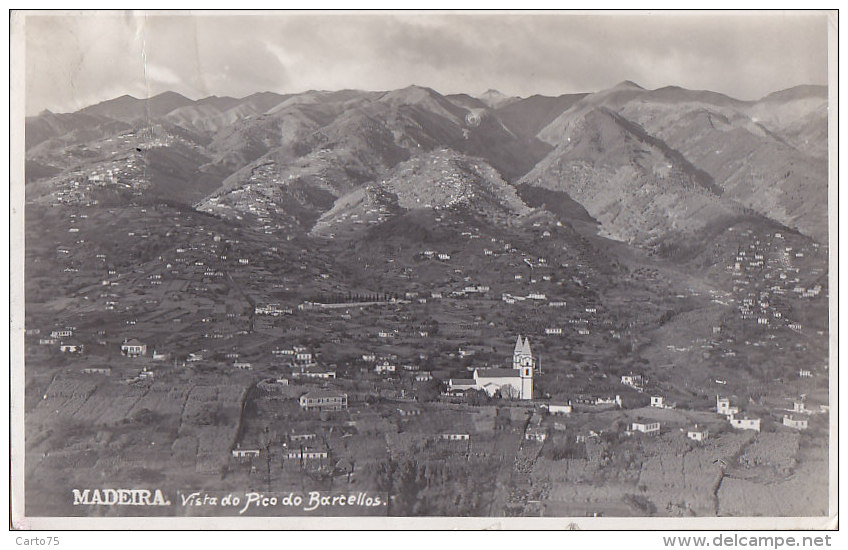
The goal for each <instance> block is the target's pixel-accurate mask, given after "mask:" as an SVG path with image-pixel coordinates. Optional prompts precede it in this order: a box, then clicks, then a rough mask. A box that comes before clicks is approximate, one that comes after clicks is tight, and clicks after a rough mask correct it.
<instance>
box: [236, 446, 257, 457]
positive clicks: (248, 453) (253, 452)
mask: <svg viewBox="0 0 848 550" xmlns="http://www.w3.org/2000/svg"><path fill="white" fill-rule="evenodd" d="M258 456H259V449H242V448H240V447H237V448H235V449H233V458H236V459H244V458H257V457H258Z"/></svg>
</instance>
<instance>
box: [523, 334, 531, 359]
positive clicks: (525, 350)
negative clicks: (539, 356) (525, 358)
mask: <svg viewBox="0 0 848 550" xmlns="http://www.w3.org/2000/svg"><path fill="white" fill-rule="evenodd" d="M521 353H523V354H524V355H532V354H533V352H532V351H530V338H525V339H524V346H523V348H522V350H521Z"/></svg>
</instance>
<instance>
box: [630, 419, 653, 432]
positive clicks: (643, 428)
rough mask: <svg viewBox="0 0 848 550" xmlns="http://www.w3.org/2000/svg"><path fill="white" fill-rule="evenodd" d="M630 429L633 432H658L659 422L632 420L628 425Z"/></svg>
mask: <svg viewBox="0 0 848 550" xmlns="http://www.w3.org/2000/svg"><path fill="white" fill-rule="evenodd" d="M630 430H631V431H633V432H642V433H646V434H649V435H655V434H658V433H660V423H659V422H641V421H640V422H633V423H632V424H631V425H630Z"/></svg>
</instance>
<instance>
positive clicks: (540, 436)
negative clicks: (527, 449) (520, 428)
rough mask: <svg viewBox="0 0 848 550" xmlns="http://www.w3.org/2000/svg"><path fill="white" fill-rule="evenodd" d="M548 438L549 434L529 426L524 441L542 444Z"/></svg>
mask: <svg viewBox="0 0 848 550" xmlns="http://www.w3.org/2000/svg"><path fill="white" fill-rule="evenodd" d="M547 438H548V432H547V431H545V430H543V429H541V428H537V427H534V426H529V427H528V428H527V431H525V432H524V439H526V440H528V441H538V442H539V443H542V442H543V441H545V440H546V439H547Z"/></svg>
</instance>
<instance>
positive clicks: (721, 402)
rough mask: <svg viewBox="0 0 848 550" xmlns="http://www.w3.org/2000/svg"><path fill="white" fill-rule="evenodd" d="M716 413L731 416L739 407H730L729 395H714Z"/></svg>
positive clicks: (737, 411)
mask: <svg viewBox="0 0 848 550" xmlns="http://www.w3.org/2000/svg"><path fill="white" fill-rule="evenodd" d="M716 413H717V414H720V415H723V416H727V417H732V416H733V415H734V414H738V413H739V407H731V406H730V398H729V397H719V396H718V395H717V396H716Z"/></svg>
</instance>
